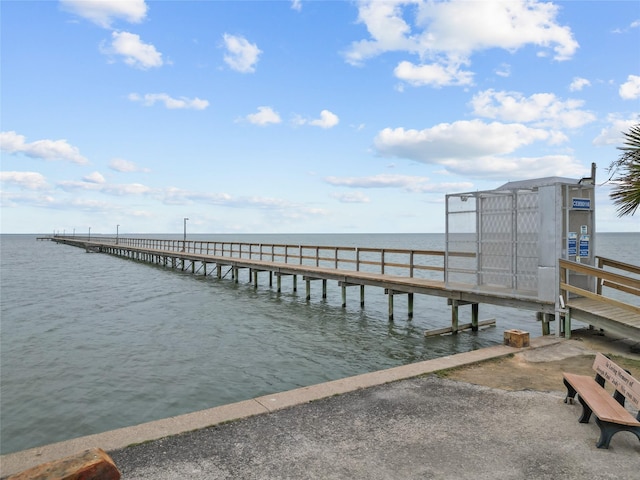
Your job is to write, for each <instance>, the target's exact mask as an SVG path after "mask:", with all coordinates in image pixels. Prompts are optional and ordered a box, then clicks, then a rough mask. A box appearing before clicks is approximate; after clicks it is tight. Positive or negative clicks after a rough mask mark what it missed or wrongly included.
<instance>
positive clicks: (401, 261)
mask: <svg viewBox="0 0 640 480" xmlns="http://www.w3.org/2000/svg"><path fill="white" fill-rule="evenodd" d="M73 239H75V240H82V241H90V242H92V243H96V244H100V243H102V244H109V245H114V244H116V245H119V246H122V247H124V248H127V247H131V248H136V249H144V250H155V251H158V252H176V253H185V254H195V255H207V256H215V257H224V258H229V259H245V260H247V259H248V260H260V261H266V262H274V263H286V264H296V265H307V266H315V267H324V268H331V269H335V270H350V271H362V272H368V273H380V274H386V275H398V276H403V277H407V276H408V277H409V278H428V279H434V280H440V281H442V279H443V277H444V255H445V252H444V251H440V250H409V249H392V248H368V247H365V248H362V247H342V246H326V245H288V244H269V243H243V242H229V241H205V240H186V241H185V240H172V239H154V238H129V237H118V238H115V237H105V236H98V237H93V236H92V237H91V239H89V238H88V237H86V236H85V237H82V238H80V237H78V236H76V237H73ZM449 255H450V256H463V257H473V256H475V254H474V253H466V252H460V253H455V252H454V253H452V252H449Z"/></svg>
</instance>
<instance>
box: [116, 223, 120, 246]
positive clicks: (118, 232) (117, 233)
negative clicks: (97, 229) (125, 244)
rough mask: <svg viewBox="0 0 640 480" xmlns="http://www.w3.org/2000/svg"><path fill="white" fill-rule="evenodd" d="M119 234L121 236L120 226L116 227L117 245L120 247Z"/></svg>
mask: <svg viewBox="0 0 640 480" xmlns="http://www.w3.org/2000/svg"><path fill="white" fill-rule="evenodd" d="M119 234H120V224H118V225H116V245H118V236H119Z"/></svg>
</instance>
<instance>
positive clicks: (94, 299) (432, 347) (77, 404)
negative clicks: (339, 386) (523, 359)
mask: <svg viewBox="0 0 640 480" xmlns="http://www.w3.org/2000/svg"><path fill="white" fill-rule="evenodd" d="M163 238H166V236H165V237H163ZM201 239H203V240H207V239H208V240H214V239H215V240H220V239H225V240H228V241H230V240H231V239H233V240H235V241H242V242H263V243H289V244H296V245H297V244H306V245H315V244H318V245H334V246H359V247H383V248H407V249H439V250H442V249H443V248H444V236H443V235H438V234H419V235H418V234H417V235H385V234H379V235H239V236H224V235H222V236H215V237H213V236H202V238H201ZM639 240H640V235H639V234H600V235H599V236H598V246H597V253H598V254H599V255H603V256H613V257H614V258H616V259H619V260H623V261H628V262H631V263H637V262H636V261H635V258H631V257H632V255H633V252H634V249H632V248H631V247H632V245H633V246H634V247H635V246H637V244H638V243H639ZM0 253H1V255H0V259H1V270H0V271H1V280H2V283H1V290H0V294H1V297H0V298H1V323H0V327H1V349H0V362H1V368H0V375H1V397H0V428H1V431H0V435H1V444H0V449H1V450H0V451H1V453H9V452H13V451H17V450H21V449H25V448H30V447H34V446H39V445H43V444H47V443H51V442H55V441H60V440H65V439H69V438H73V437H77V436H81V435H87V434H92V433H97V432H102V431H106V430H110V429H114V428H118V427H123V426H128V425H134V424H138V423H141V422H145V421H150V420H155V419H159V418H164V417H168V416H172V415H177V414H181V413H187V412H192V411H195V410H200V409H204V408H210V407H213V406H217V405H222V404H226V403H230V402H236V401H239V400H244V399H248V398H252V397H256V396H259V395H265V394H268V393H273V392H278V391H284V390H288V389H292V388H296V387H300V386H305V385H311V384H316V383H320V382H325V381H328V380H333V379H337V378H342V377H346V376H350V375H356V374H359V373H364V372H370V371H375V370H379V369H383V368H388V367H392V366H397V365H402V364H407V363H411V362H416V361H420V360H425V359H429V358H435V357H439V356H444V355H449V354H452V353H456V352H462V351H468V350H472V349H477V348H482V347H485V346H489V345H494V344H497V343H501V342H502V332H503V331H504V330H505V329H507V328H523V329H526V330H528V331H530V332H531V333H532V334H533V335H538V334H539V331H540V326H539V324H537V322H536V321H535V313H534V312H530V311H518V310H514V309H506V308H498V307H492V306H485V305H482V306H481V308H480V317H481V319H486V318H496V319H497V322H498V325H497V327H496V328H489V329H487V330H484V331H481V332H479V333H464V334H460V335H457V336H443V337H436V338H425V337H424V336H423V332H424V330H426V329H432V328H438V327H443V326H448V325H449V322H450V310H449V308H448V307H447V304H446V300H445V299H442V298H436V297H426V296H421V295H416V297H415V303H414V310H415V314H414V319H413V320H412V321H408V320H407V319H406V299H405V297H402V296H398V297H397V298H396V302H395V319H396V321H395V322H393V323H389V322H388V320H387V313H388V306H387V299H386V296H385V295H384V292H383V291H382V289H376V288H368V289H367V291H366V305H365V308H364V309H361V308H360V298H359V289H352V290H348V297H347V308H345V309H343V308H341V293H340V288H339V287H338V285H337V284H336V283H335V282H331V281H329V282H328V297H327V299H326V300H323V299H322V295H321V291H320V289H321V284H320V282H316V283H315V284H314V283H312V293H311V297H312V298H311V301H309V302H306V301H305V291H304V284H303V283H302V282H299V286H301V287H302V288H299V291H298V292H297V293H294V292H293V291H292V284H291V280H290V279H289V280H287V279H284V280H283V285H282V293H281V294H278V293H277V292H276V290H275V286H274V287H269V286H268V281H267V280H266V277H264V279H263V280H261V283H260V285H259V287H258V288H257V289H255V288H254V287H253V284H252V283H250V282H249V278H248V274H247V273H246V272H244V273H241V276H240V282H239V283H238V284H235V283H233V282H232V281H231V280H230V277H227V278H223V279H222V280H219V279H217V278H216V277H215V276H208V277H203V276H194V275H192V274H190V273H186V272H182V271H179V270H171V269H167V268H164V267H159V266H152V265H149V264H145V263H141V262H137V261H133V260H126V259H121V258H117V257H112V256H108V255H103V254H89V253H86V252H85V251H84V250H82V249H78V248H74V247H70V246H63V245H57V244H55V243H53V242H48V241H36V237H35V236H31V235H2V236H1V250H0ZM634 257H635V256H634ZM243 275H244V276H243ZM261 278H262V277H261ZM467 308H468V307H467ZM461 315H469V313H468V311H467V310H466V309H465V307H463V308H461ZM461 321H463V322H467V321H469V320H467V319H466V318H464V319H462V320H461Z"/></svg>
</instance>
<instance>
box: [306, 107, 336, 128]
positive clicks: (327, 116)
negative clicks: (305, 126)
mask: <svg viewBox="0 0 640 480" xmlns="http://www.w3.org/2000/svg"><path fill="white" fill-rule="evenodd" d="M339 122H340V119H339V118H338V116H337V115H336V114H335V113H333V112H330V111H329V110H322V111H321V112H320V118H319V119H317V120H311V121H310V122H309V125H313V126H315V127H320V128H332V127H335V126H336V125H338V123H339Z"/></svg>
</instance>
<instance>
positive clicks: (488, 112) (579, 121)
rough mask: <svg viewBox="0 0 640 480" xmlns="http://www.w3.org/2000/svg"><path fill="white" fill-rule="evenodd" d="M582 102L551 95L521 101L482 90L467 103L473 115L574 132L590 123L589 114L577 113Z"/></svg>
mask: <svg viewBox="0 0 640 480" xmlns="http://www.w3.org/2000/svg"><path fill="white" fill-rule="evenodd" d="M583 104H584V102H583V101H582V100H571V99H569V100H565V101H562V100H560V99H558V98H557V97H556V96H555V95H554V94H553V93H536V94H533V95H531V96H530V97H524V96H523V95H522V94H521V93H518V92H496V91H495V90H491V89H490V90H485V91H483V92H479V93H477V94H476V95H474V97H473V99H472V100H471V105H472V107H473V113H474V114H476V115H479V116H482V117H485V118H492V119H498V120H503V121H508V122H521V123H533V124H534V125H535V126H552V127H556V128H578V127H581V126H583V125H585V124H587V123H590V122H593V121H594V120H595V119H596V117H595V115H594V114H593V113H591V112H588V111H585V110H580V107H582V105H583Z"/></svg>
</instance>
